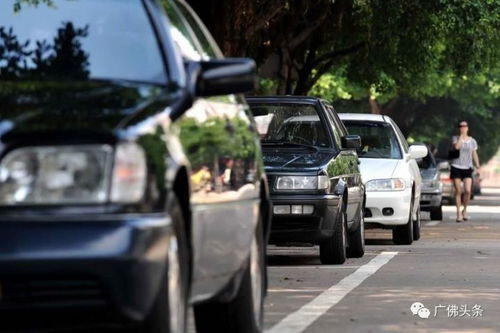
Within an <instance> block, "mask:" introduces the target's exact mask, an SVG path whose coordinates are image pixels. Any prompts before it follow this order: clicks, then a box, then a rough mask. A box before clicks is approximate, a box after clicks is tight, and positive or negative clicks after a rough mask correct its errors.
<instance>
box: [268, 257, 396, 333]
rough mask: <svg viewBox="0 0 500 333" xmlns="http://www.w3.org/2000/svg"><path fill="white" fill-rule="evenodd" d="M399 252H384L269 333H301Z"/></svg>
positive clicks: (288, 317) (286, 318)
mask: <svg viewBox="0 0 500 333" xmlns="http://www.w3.org/2000/svg"><path fill="white" fill-rule="evenodd" d="M397 254H398V252H382V253H380V254H379V255H378V256H376V257H375V258H373V259H372V260H370V262H368V263H367V264H365V265H363V266H361V267H360V268H358V269H357V270H356V271H355V272H354V273H352V274H351V275H348V276H347V277H345V278H343V279H342V280H341V281H340V282H339V283H337V284H335V285H333V286H331V287H330V288H328V289H327V290H325V291H324V292H323V293H321V294H320V295H319V296H317V297H316V298H315V299H313V300H312V301H310V302H309V303H307V304H305V305H304V306H302V307H301V308H300V309H298V310H297V311H295V312H293V313H291V314H289V315H288V316H287V317H285V318H284V319H283V320H282V321H280V322H279V323H277V324H276V325H274V326H273V327H272V328H271V329H269V330H268V331H267V333H300V332H303V331H304V330H305V329H306V328H307V327H308V326H309V325H311V324H312V323H313V322H314V321H315V320H316V319H318V318H319V317H321V316H322V315H324V314H325V313H326V312H327V311H328V310H330V309H331V308H332V307H333V306H335V304H337V303H338V302H340V301H341V300H342V299H343V298H344V297H345V296H346V295H347V294H349V293H350V292H351V291H352V290H353V289H354V288H356V287H357V286H359V285H360V284H361V283H363V281H364V280H366V279H367V278H369V277H370V276H371V275H373V274H375V272H377V271H378V270H379V269H380V268H381V267H382V266H384V265H385V264H387V263H388V262H389V260H391V259H392V258H394V257H395V256H396V255H397Z"/></svg>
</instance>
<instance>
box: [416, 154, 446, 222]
mask: <svg viewBox="0 0 500 333" xmlns="http://www.w3.org/2000/svg"><path fill="white" fill-rule="evenodd" d="M427 149H428V150H429V152H428V153H427V156H425V157H424V158H421V159H418V160H417V164H418V167H419V168H420V175H421V176H422V195H421V197H420V209H421V210H423V211H428V212H430V215H431V220H442V219H443V206H442V191H443V184H442V183H441V180H440V174H439V170H438V168H437V164H436V160H435V159H434V155H433V154H432V152H431V150H430V149H429V147H427Z"/></svg>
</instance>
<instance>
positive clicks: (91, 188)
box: [0, 143, 146, 206]
mask: <svg viewBox="0 0 500 333" xmlns="http://www.w3.org/2000/svg"><path fill="white" fill-rule="evenodd" d="M113 153H114V156H113ZM145 174H146V170H145V158H144V152H143V151H142V149H141V148H140V147H138V146H137V145H135V144H131V143H126V144H120V145H118V146H117V147H116V149H115V151H113V148H112V147H111V146H109V145H74V146H50V147H48V146H41V147H27V148H20V149H16V150H13V151H12V152H10V153H8V154H7V155H6V156H5V157H4V158H3V159H2V161H1V163H0V205H4V206H5V205H50V204H99V203H105V202H108V201H109V200H111V201H114V202H132V201H137V200H139V199H140V197H142V194H143V192H144V187H145ZM110 186H111V191H110ZM139 193H140V194H139Z"/></svg>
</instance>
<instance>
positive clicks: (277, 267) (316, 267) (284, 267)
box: [267, 265, 361, 271]
mask: <svg viewBox="0 0 500 333" xmlns="http://www.w3.org/2000/svg"><path fill="white" fill-rule="evenodd" d="M359 267H361V266H348V265H342V266H312V265H303V266H267V269H268V270H269V269H271V270H276V271H282V270H284V269H289V268H298V269H333V270H338V269H353V268H359Z"/></svg>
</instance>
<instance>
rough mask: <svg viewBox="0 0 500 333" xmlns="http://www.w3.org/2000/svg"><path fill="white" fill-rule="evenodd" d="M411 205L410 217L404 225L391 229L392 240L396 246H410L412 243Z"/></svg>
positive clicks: (411, 208) (411, 207) (411, 209)
mask: <svg viewBox="0 0 500 333" xmlns="http://www.w3.org/2000/svg"><path fill="white" fill-rule="evenodd" d="M412 213H413V203H412V204H411V206H410V216H409V217H408V222H407V223H406V224H405V225H401V226H397V227H396V228H394V229H392V240H393V241H394V244H397V245H410V244H411V243H413V214H412Z"/></svg>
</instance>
